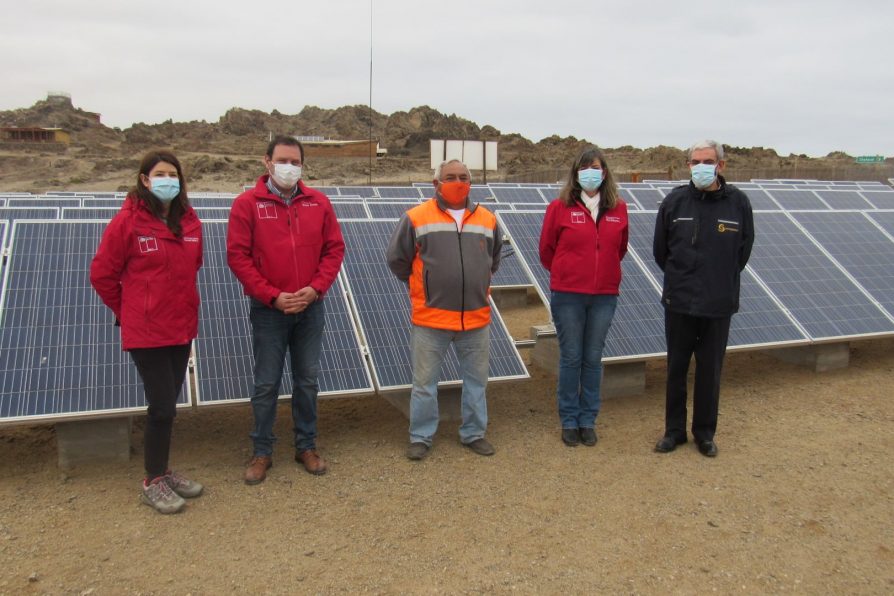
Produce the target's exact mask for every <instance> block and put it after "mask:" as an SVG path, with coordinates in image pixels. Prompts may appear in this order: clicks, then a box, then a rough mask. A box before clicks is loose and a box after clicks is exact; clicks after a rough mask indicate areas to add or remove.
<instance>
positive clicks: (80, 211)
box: [62, 207, 121, 222]
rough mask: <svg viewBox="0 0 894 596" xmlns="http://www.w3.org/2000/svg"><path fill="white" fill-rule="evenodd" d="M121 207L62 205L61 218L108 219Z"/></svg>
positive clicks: (116, 213)
mask: <svg viewBox="0 0 894 596" xmlns="http://www.w3.org/2000/svg"><path fill="white" fill-rule="evenodd" d="M119 211H121V208H120V207H118V208H114V207H112V208H110V207H63V208H62V219H101V220H103V221H105V222H108V221H110V220H111V219H112V218H113V217H115V216H116V215H118V212H119Z"/></svg>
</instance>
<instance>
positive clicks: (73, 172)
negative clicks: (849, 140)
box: [0, 98, 894, 192]
mask: <svg viewBox="0 0 894 596" xmlns="http://www.w3.org/2000/svg"><path fill="white" fill-rule="evenodd" d="M0 126H44V127H61V128H64V129H66V130H68V131H70V132H71V137H72V142H71V145H70V146H69V147H68V148H67V149H66V150H64V151H49V150H46V149H41V148H27V147H24V146H13V145H11V144H3V145H2V146H0V190H7V191H14V190H17V191H31V192H43V191H46V190H52V189H60V188H66V189H72V190H86V189H90V190H115V189H123V188H126V187H128V186H129V185H131V184H132V182H133V180H134V178H135V175H136V168H137V164H138V162H139V158H140V155H141V154H142V153H143V152H144V151H146V150H147V149H149V148H152V147H169V148H171V149H173V150H174V151H175V152H176V153H177V154H178V156H179V157H180V158H181V160H182V161H183V162H184V165H185V168H186V170H187V175H188V177H189V181H190V186H191V188H192V189H193V190H221V191H224V190H226V191H236V190H238V189H239V188H241V186H242V185H243V184H248V183H251V182H252V181H253V179H254V178H255V177H256V176H257V175H258V174H259V173H260V171H261V166H260V163H259V162H260V156H261V155H262V154H263V151H264V148H265V146H266V143H267V139H268V137H269V135H270V134H271V133H273V134H277V133H286V134H298V135H315V136H323V137H326V138H332V139H365V138H368V136H369V134H370V126H371V129H372V136H373V137H374V138H376V139H378V140H379V143H380V145H381V146H382V147H385V148H387V149H388V154H387V156H386V157H384V158H380V159H378V160H376V161H375V163H374V164H373V171H372V173H371V174H370V172H369V163H368V160H365V159H332V158H330V159H323V158H318V159H314V157H313V154H312V153H311V152H309V153H308V156H307V161H308V167H307V168H306V172H307V174H306V175H307V177H308V178H309V179H310V180H311V181H312V183H314V182H315V183H316V184H320V185H328V184H365V183H366V182H367V181H368V180H369V179H370V178H371V179H372V181H373V183H375V184H406V183H408V182H411V181H424V180H428V179H429V177H430V176H431V171H430V169H429V156H428V152H429V139H432V138H440V139H445V138H449V139H487V140H494V141H498V142H499V143H500V146H499V153H500V154H499V158H500V170H499V172H497V173H496V174H493V173H490V174H489V175H488V179H489V180H492V181H494V180H519V181H555V180H558V179H559V178H562V177H563V176H564V175H565V170H566V168H567V167H568V163H569V160H570V159H571V158H572V156H574V155H575V154H576V153H577V152H578V151H580V149H581V148H582V147H584V146H585V145H588V144H590V142H589V141H588V140H585V139H576V138H574V137H558V136H551V137H547V138H545V139H542V140H540V141H538V142H536V143H535V142H533V141H531V140H529V139H526V138H524V137H523V136H521V135H519V134H515V133H508V134H504V133H502V132H501V131H499V130H497V129H496V128H494V127H492V126H489V125H484V126H479V125H478V124H476V123H475V122H471V121H469V120H466V119H465V118H462V117H460V116H457V115H456V114H450V115H447V114H442V113H440V112H438V111H437V110H434V109H432V108H430V107H428V106H420V107H415V108H413V109H411V110H409V111H407V112H404V111H400V112H394V113H393V114H390V115H386V114H381V113H379V112H376V111H372V112H370V109H369V108H368V107H367V106H359V105H358V106H344V107H340V108H336V109H323V108H319V107H315V106H306V107H304V108H303V109H302V110H301V111H300V112H299V113H297V114H283V113H280V112H278V111H276V110H274V111H273V112H271V113H266V112H261V111H258V110H245V109H241V108H232V109H230V110H228V111H227V112H226V113H225V114H223V115H222V116H221V117H220V119H219V120H218V121H217V122H214V123H209V122H205V121H193V122H173V121H170V120H168V121H166V122H162V123H160V124H144V123H142V122H138V123H135V124H133V125H131V126H130V127H128V128H126V129H124V130H120V129H117V128H110V127H107V126H105V125H104V124H102V123H101V122H100V121H99V119H98V117H97V115H96V114H94V113H91V112H88V111H85V110H82V109H79V108H75V107H74V106H73V105H72V104H71V103H70V102H65V101H58V98H48V99H47V100H42V101H38V102H37V103H35V104H34V105H33V106H31V107H30V108H22V109H16V110H10V111H5V112H3V111H0ZM604 150H605V151H606V154H607V159H608V160H609V163H610V165H611V166H612V168H613V169H614V171H615V172H617V173H618V174H619V175H620V176H619V177H620V178H621V179H629V178H630V175H631V174H632V173H639V174H641V175H644V176H647V177H652V178H658V177H661V178H665V177H668V176H672V177H674V178H680V177H685V176H686V171H685V169H684V168H682V167H681V166H682V164H683V163H684V159H685V155H684V152H683V151H682V150H681V149H678V148H674V147H665V146H658V147H652V148H648V149H638V148H635V147H630V146H624V147H617V148H604ZM853 161H854V160H853V158H852V157H850V156H848V155H845V154H843V153H840V152H836V153H833V154H830V155H829V156H827V157H825V158H818V159H815V158H808V157H807V156H804V155H800V156H797V155H789V156H780V155H778V154H777V153H776V152H775V151H773V150H772V149H765V148H763V147H752V148H739V147H731V148H729V149H728V172H729V174H730V177H731V178H732V179H747V178H750V177H786V178H832V179H847V178H859V179H885V178H887V177H890V176H894V163H891V161H892V160H888V162H889V163H886V164H882V165H880V166H857V167H854V164H853ZM48 172H49V174H48Z"/></svg>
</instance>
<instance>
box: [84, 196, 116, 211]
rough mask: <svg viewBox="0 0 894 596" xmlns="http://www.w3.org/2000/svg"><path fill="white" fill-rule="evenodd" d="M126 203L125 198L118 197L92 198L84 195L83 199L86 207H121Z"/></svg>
mask: <svg viewBox="0 0 894 596" xmlns="http://www.w3.org/2000/svg"><path fill="white" fill-rule="evenodd" d="M123 204H124V199H116V198H95V197H94V198H90V197H84V198H83V199H81V205H83V206H84V207H117V208H118V209H120V208H121V205H123Z"/></svg>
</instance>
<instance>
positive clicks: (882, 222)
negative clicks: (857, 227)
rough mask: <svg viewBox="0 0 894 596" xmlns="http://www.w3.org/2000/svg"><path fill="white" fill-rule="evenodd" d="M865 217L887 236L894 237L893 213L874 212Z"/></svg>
mask: <svg viewBox="0 0 894 596" xmlns="http://www.w3.org/2000/svg"><path fill="white" fill-rule="evenodd" d="M866 216H867V217H868V218H869V219H871V220H872V221H874V222H876V223H877V224H878V225H879V226H880V227H881V228H882V229H883V230H884V231H886V232H887V233H888V235H889V236H894V211H874V212H872V213H867V214H866Z"/></svg>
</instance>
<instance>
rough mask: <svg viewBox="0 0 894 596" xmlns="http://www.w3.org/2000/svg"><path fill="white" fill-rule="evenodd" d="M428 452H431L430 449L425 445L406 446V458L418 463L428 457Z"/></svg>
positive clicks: (412, 444)
mask: <svg viewBox="0 0 894 596" xmlns="http://www.w3.org/2000/svg"><path fill="white" fill-rule="evenodd" d="M429 451H431V447H429V446H428V445H426V444H425V443H410V444H409V445H408V446H407V458H408V459H412V460H416V461H419V460H421V459H425V458H426V457H428V452H429Z"/></svg>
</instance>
